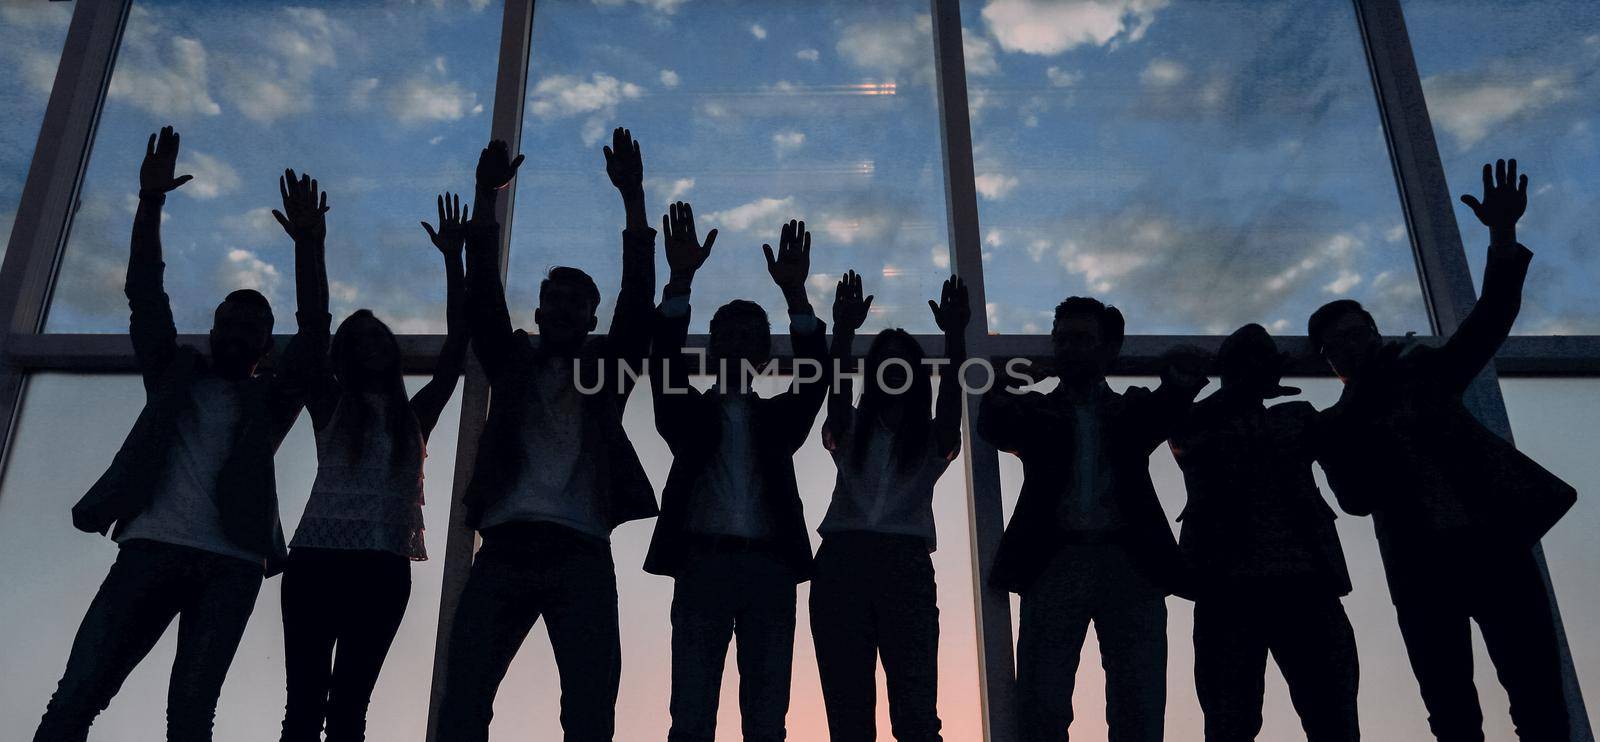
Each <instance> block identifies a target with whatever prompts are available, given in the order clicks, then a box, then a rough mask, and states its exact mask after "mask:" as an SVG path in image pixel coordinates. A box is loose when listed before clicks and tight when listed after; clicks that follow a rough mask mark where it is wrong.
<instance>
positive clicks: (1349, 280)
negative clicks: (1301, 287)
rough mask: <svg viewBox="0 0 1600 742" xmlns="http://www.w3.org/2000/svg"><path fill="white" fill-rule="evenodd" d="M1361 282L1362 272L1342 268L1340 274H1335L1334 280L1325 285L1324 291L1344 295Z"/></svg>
mask: <svg viewBox="0 0 1600 742" xmlns="http://www.w3.org/2000/svg"><path fill="white" fill-rule="evenodd" d="M1360 284H1361V274H1360V273H1356V272H1355V271H1350V270H1342V271H1339V275H1337V276H1335V277H1334V279H1333V280H1332V281H1329V282H1328V283H1327V284H1325V285H1323V287H1322V291H1323V293H1327V294H1335V295H1341V296H1342V295H1344V294H1347V293H1349V292H1350V289H1353V288H1355V287H1356V286H1358V285H1360Z"/></svg>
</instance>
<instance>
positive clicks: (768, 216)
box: [704, 196, 794, 232]
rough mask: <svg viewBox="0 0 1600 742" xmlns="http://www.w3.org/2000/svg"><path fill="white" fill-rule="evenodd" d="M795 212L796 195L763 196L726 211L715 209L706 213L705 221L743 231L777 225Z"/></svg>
mask: <svg viewBox="0 0 1600 742" xmlns="http://www.w3.org/2000/svg"><path fill="white" fill-rule="evenodd" d="M793 212H794V196H787V197H784V198H761V199H757V200H755V201H751V202H750V203H747V204H743V205H740V206H735V207H733V208H731V209H727V210H725V211H713V212H711V213H709V214H706V215H705V217H704V221H705V222H707V223H708V224H714V225H715V226H717V227H718V228H720V229H726V230H729V231H733V232H743V231H745V230H748V229H750V228H751V227H761V228H766V227H768V226H773V225H777V224H778V223H779V222H780V221H782V220H785V219H788V218H789V215H790V214H792V213H793Z"/></svg>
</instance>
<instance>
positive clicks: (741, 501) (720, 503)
mask: <svg viewBox="0 0 1600 742" xmlns="http://www.w3.org/2000/svg"><path fill="white" fill-rule="evenodd" d="M710 394H711V395H712V397H713V399H715V400H716V404H717V414H718V415H719V416H720V418H721V435H720V436H719V437H718V439H717V448H716V449H715V450H714V451H712V453H711V457H710V459H708V460H707V461H706V468H705V470H704V471H703V472H702V473H701V474H700V478H699V479H698V480H697V481H696V482H695V488H694V496H693V497H692V498H691V499H690V505H689V530H690V531H691V532H693V533H702V534H710V535H718V536H738V537H740V538H748V539H760V538H766V537H768V536H770V535H772V518H771V514H770V513H769V512H767V506H766V499H765V497H763V495H764V494H765V493H764V492H763V491H762V486H761V476H760V472H758V471H757V466H758V464H759V462H758V461H757V460H756V448H755V425H754V419H753V414H752V413H753V410H752V409H751V406H752V402H753V400H754V397H755V394H754V393H748V394H722V393H719V392H715V391H713V392H710Z"/></svg>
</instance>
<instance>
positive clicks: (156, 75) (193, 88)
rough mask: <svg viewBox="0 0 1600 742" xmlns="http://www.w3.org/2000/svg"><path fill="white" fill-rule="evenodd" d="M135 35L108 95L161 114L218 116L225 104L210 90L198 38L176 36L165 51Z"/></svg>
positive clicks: (146, 39)
mask: <svg viewBox="0 0 1600 742" xmlns="http://www.w3.org/2000/svg"><path fill="white" fill-rule="evenodd" d="M155 43H156V42H155V41H154V40H151V39H148V38H146V37H144V36H143V35H134V36H132V37H130V38H129V39H128V42H127V43H126V44H125V45H124V46H125V47H126V48H125V50H124V52H125V53H124V55H123V56H122V60H121V61H120V63H119V64H118V65H117V69H116V71H115V72H114V73H113V74H112V75H111V86H110V88H109V90H108V91H107V94H108V95H109V96H110V97H111V99H112V100H120V101H124V102H126V103H129V104H132V105H134V106H138V107H139V108H142V109H144V110H146V111H148V112H150V113H153V114H156V115H158V116H169V117H186V116H192V115H195V114H200V115H205V116H215V115H217V114H219V113H222V107H221V106H219V105H217V102H216V101H215V100H213V99H212V98H211V94H210V93H209V92H208V91H207V81H206V78H207V72H206V67H207V59H206V49H205V46H204V45H203V44H201V43H200V41H199V40H197V39H190V38H185V37H182V36H173V37H172V38H171V39H170V40H169V41H168V43H167V44H166V49H165V51H164V52H163V51H162V50H160V49H159V48H158V47H156V46H155Z"/></svg>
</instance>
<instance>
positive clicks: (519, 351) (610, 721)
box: [439, 129, 656, 742]
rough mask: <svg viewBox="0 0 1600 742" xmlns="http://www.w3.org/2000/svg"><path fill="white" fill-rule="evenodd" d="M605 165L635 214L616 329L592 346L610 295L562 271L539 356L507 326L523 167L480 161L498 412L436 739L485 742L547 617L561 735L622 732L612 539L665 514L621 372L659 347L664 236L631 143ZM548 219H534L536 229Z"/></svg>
mask: <svg viewBox="0 0 1600 742" xmlns="http://www.w3.org/2000/svg"><path fill="white" fill-rule="evenodd" d="M605 155H606V172H607V173H608V174H609V176H610V178H611V182H612V184H613V185H615V186H616V187H617V189H618V191H620V192H621V194H622V198H623V204H624V206H625V208H626V213H627V226H626V228H625V229H624V230H623V232H622V288H621V290H620V291H619V292H618V293H617V303H616V309H615V312H614V313H613V315H612V317H611V328H610V330H609V331H608V332H607V334H606V335H604V336H601V337H599V338H597V339H596V342H594V343H591V344H587V345H586V344H585V342H584V341H585V339H586V338H587V337H588V336H589V333H590V332H591V331H592V330H594V328H595V326H596V324H597V323H598V318H597V317H596V316H595V312H596V311H597V310H598V309H599V306H600V291H599V289H598V288H597V287H596V286H595V283H594V279H592V278H590V277H589V275H588V274H587V273H584V272H583V271H581V270H578V269H577V268H569V267H565V266H561V267H556V268H552V269H550V271H549V273H548V274H547V275H546V277H545V279H544V281H543V282H541V283H540V285H539V307H538V308H537V309H535V310H534V314H533V321H534V323H535V324H537V325H538V327H539V342H538V345H537V346H535V344H534V343H533V342H532V340H531V339H530V338H529V337H528V335H527V333H526V332H524V331H522V330H516V331H513V330H512V329H511V316H510V313H509V311H508V310H507V308H506V299H505V289H504V287H503V285H502V283H501V280H500V241H499V240H500V228H499V226H498V225H497V224H496V223H495V221H494V208H495V206H494V203H495V191H496V190H498V189H500V188H503V187H505V185H506V184H507V183H509V182H510V180H511V178H512V176H514V175H515V174H516V168H517V165H518V164H520V163H521V162H522V157H521V156H520V155H519V156H518V157H517V158H516V160H514V161H513V160H512V159H511V157H510V154H509V151H508V150H507V148H506V145H505V143H504V142H498V141H496V142H492V143H491V144H490V145H489V146H488V147H486V148H484V150H483V154H482V156H481V157H480V159H479V161H478V172H477V182H478V184H477V198H476V201H477V203H476V205H475V207H474V208H475V215H474V218H473V220H472V222H471V223H470V225H469V227H468V230H467V285H468V301H467V306H468V312H469V314H468V316H469V318H470V323H471V329H472V347H473V350H474V352H475V353H477V356H478V360H479V361H481V362H482V364H483V370H484V373H485V374H486V375H487V376H488V378H489V384H490V385H491V387H492V388H493V392H494V401H493V404H492V405H490V409H489V419H488V421H487V422H486V423H485V427H484V433H483V437H482V438H481V444H480V446H479V449H478V457H477V462H476V469H475V470H474V472H473V476H472V481H471V483H470V484H469V485H468V486H467V491H466V494H465V504H466V506H467V524H468V525H469V526H471V527H473V528H476V529H478V532H479V533H480V534H481V535H482V537H483V546H482V548H480V549H479V550H478V554H477V558H476V559H475V560H474V561H473V563H472V572H471V574H470V575H469V576H468V578H467V584H466V587H465V588H463V590H462V593H461V602H460V604H459V605H458V606H457V608H456V618H455V623H454V625H453V626H452V628H451V633H450V648H449V652H450V654H449V658H448V660H447V663H446V669H445V688H444V700H443V701H442V703H441V707H440V711H439V730H440V734H441V735H443V737H442V738H443V739H449V740H451V741H452V742H473V741H476V740H485V739H488V736H489V721H490V718H491V717H492V716H493V714H494V697H495V693H496V691H497V690H498V689H499V687H500V681H501V680H502V679H504V678H505V674H506V670H507V668H508V667H510V665H511V660H512V658H513V657H515V656H516V653H517V649H518V648H519V647H521V646H522V642H523V640H524V639H526V638H527V636H528V632H529V631H530V630H531V629H532V628H533V624H534V622H536V621H537V620H539V618H541V617H542V618H544V619H545V627H546V629H547V630H548V632H549V635H550V646H551V649H552V650H554V652H555V659H556V667H557V670H558V671H559V672H560V674H561V726H562V729H564V730H565V732H566V739H567V740H570V741H573V742H576V741H577V740H583V741H584V742H589V741H590V740H609V739H611V737H612V733H613V731H614V728H615V714H616V700H617V686H618V683H619V681H620V679H621V672H622V647H621V639H620V637H619V632H618V619H617V579H616V569H615V567H614V565H613V563H612V559H611V531H612V530H613V529H615V528H616V527H617V525H619V524H621V523H625V522H627V521H630V520H636V519H639V518H649V517H651V516H654V515H655V514H656V500H655V493H654V491H653V490H652V489H651V488H650V480H649V479H647V478H646V476H645V472H644V467H643V466H641V465H640V463H639V457H638V455H637V454H635V453H634V450H633V444H632V443H631V442H630V441H629V440H628V436H627V434H626V432H624V431H623V428H622V409H623V406H624V405H625V404H626V402H627V399H628V394H629V393H630V392H632V391H633V386H634V385H633V382H634V380H635V379H636V378H637V376H636V375H635V374H634V373H623V370H622V369H621V368H620V367H621V366H622V365H624V364H626V365H628V366H631V367H634V368H635V369H636V367H637V366H638V364H640V363H643V362H644V358H645V356H646V354H647V353H648V351H649V344H650V323H651V318H652V315H653V307H652V306H651V304H650V300H651V295H652V294H654V293H655V236H656V233H655V230H654V229H651V228H650V225H649V222H648V220H647V219H646V218H645V215H644V185H643V182H644V181H643V178H644V170H643V165H642V161H641V158H640V155H639V147H638V145H637V144H636V143H635V142H634V141H633V137H632V135H631V134H630V133H629V132H628V131H627V130H625V129H617V130H616V131H615V132H613V133H612V146H611V147H607V148H605ZM545 216H546V215H545V214H543V213H542V212H539V211H537V210H535V211H534V213H533V214H532V216H531V217H530V218H532V219H534V220H535V221H536V222H537V220H539V219H541V218H543V217H545ZM580 385H581V388H580Z"/></svg>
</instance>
